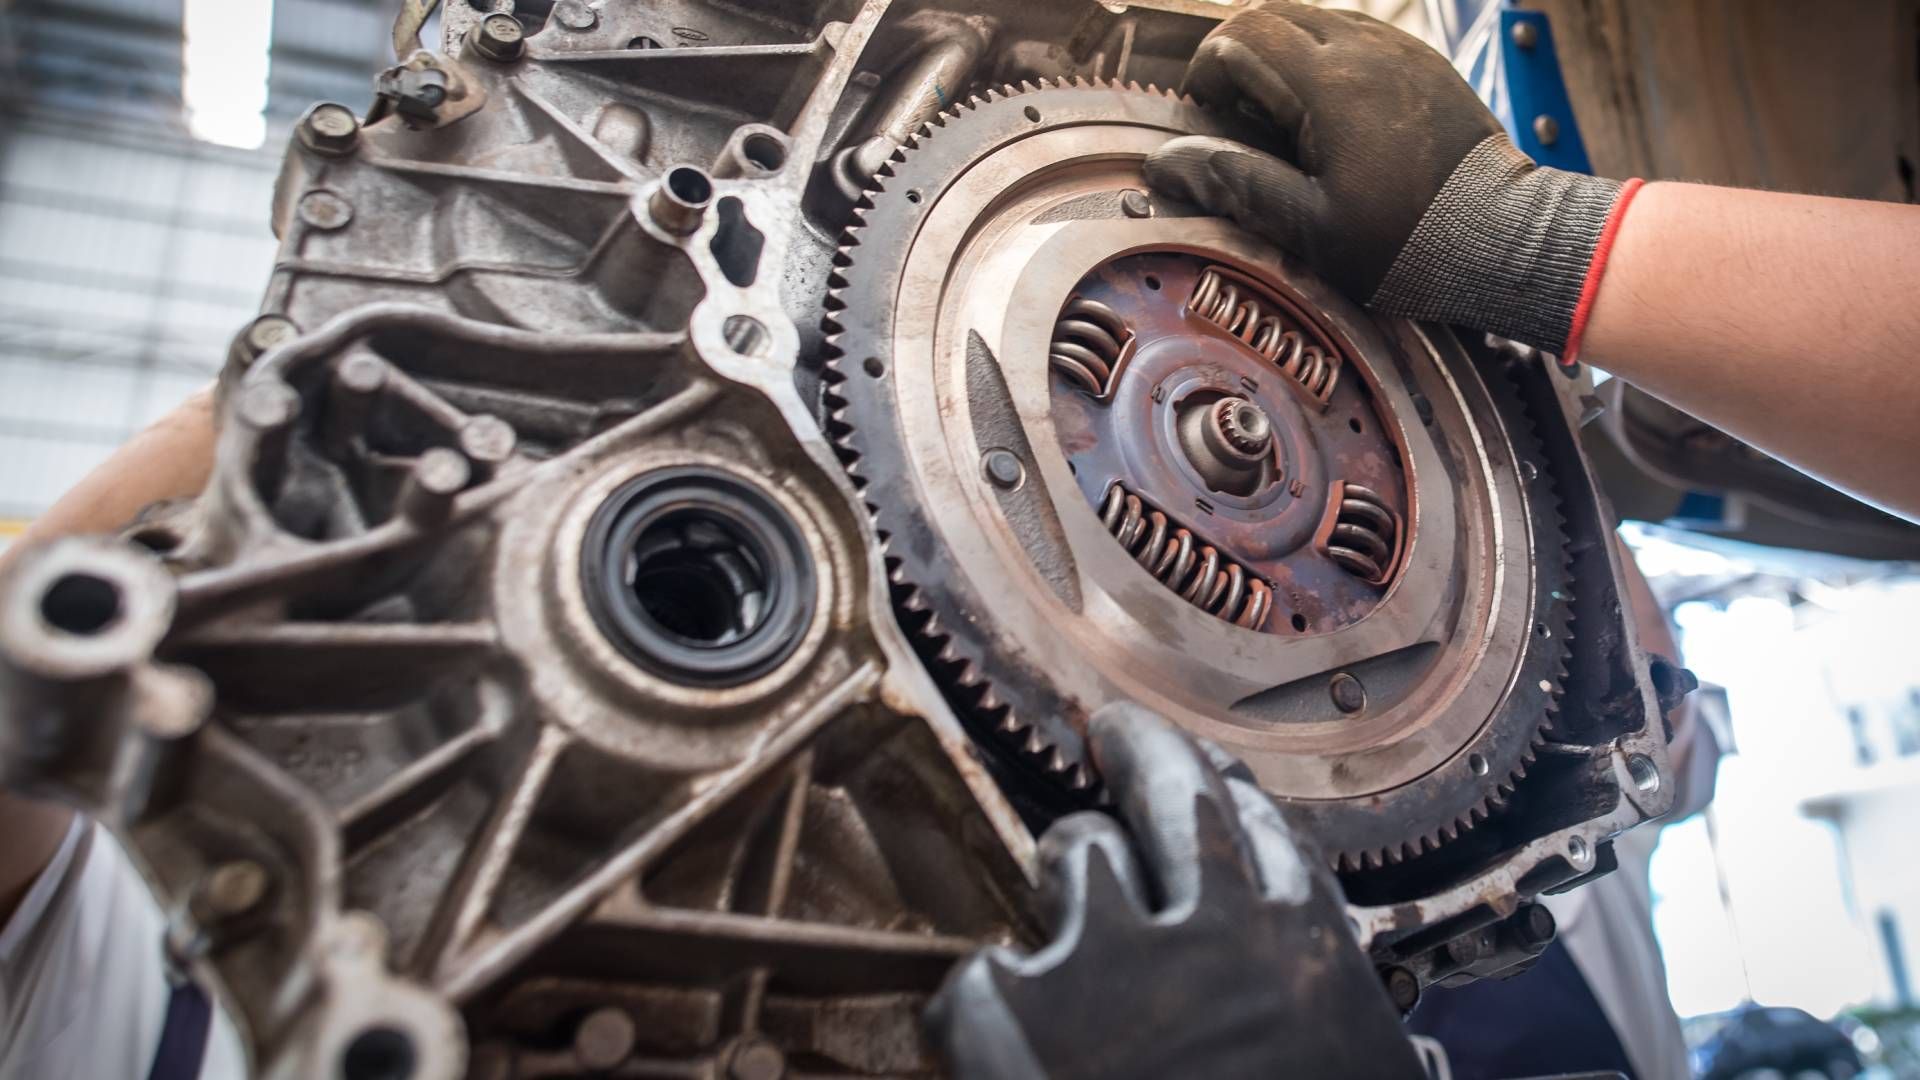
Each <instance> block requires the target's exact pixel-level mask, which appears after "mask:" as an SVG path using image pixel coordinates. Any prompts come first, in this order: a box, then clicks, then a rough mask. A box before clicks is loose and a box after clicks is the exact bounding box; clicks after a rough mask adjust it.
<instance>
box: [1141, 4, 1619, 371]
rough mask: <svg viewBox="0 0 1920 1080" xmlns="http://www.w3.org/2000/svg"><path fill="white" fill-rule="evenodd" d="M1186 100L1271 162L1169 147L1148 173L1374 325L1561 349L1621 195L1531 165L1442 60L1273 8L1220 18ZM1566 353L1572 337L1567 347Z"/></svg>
mask: <svg viewBox="0 0 1920 1080" xmlns="http://www.w3.org/2000/svg"><path fill="white" fill-rule="evenodd" d="M1185 88H1186V91H1187V92H1188V93H1189V94H1192V95H1193V96H1194V97H1195V98H1196V99H1198V100H1199V101H1200V102H1201V103H1202V104H1206V105H1211V106H1215V107H1219V108H1236V107H1238V108H1242V109H1245V110H1247V111H1249V112H1252V113H1255V114H1257V115H1261V116H1264V117H1265V118H1266V119H1268V120H1270V121H1271V122H1272V125H1273V128H1274V135H1273V142H1272V144H1271V149H1273V150H1274V151H1276V153H1274V154H1269V153H1266V152H1263V151H1262V150H1257V149H1253V148H1251V147H1247V146H1243V145H1241V144H1239V143H1234V142H1228V141H1225V140H1221V139H1213V138H1201V137H1190V138H1182V139H1174V140H1172V141H1171V142H1169V143H1167V144H1166V146H1164V147H1163V148H1161V149H1160V150H1159V151H1158V152H1156V153H1155V154H1153V155H1152V156H1151V157H1149V158H1148V159H1147V164H1146V170H1147V178H1148V180H1149V181H1150V182H1152V183H1153V185H1154V186H1155V187H1156V188H1157V189H1159V190H1161V191H1163V192H1165V193H1166V194H1169V195H1172V196H1174V197H1175V198H1181V199H1185V200H1187V201H1190V202H1193V203H1196V204H1198V205H1200V206H1202V207H1204V208H1206V209H1208V210H1211V211H1213V212H1215V213H1219V214H1224V215H1226V216H1229V217H1232V218H1234V219H1235V220H1236V221H1238V222H1239V223H1240V224H1241V225H1242V226H1244V227H1246V228H1247V229H1249V230H1252V231H1254V232H1257V233H1260V234H1262V235H1265V236H1267V237H1268V238H1270V239H1271V240H1273V241H1274V242H1275V243H1276V244H1278V245H1279V246H1280V247H1282V248H1284V249H1286V250H1288V251H1291V252H1293V253H1294V254H1296V255H1299V256H1300V257H1301V258H1303V259H1305V260H1307V262H1308V263H1310V264H1311V265H1313V266H1314V268H1315V269H1316V270H1318V271H1319V272H1320V273H1321V274H1322V275H1324V276H1325V277H1327V278H1328V279H1329V280H1330V281H1332V282H1333V283H1334V284H1335V285H1337V286H1339V287H1340V288H1341V289H1342V291H1344V292H1346V293H1347V294H1348V295H1349V296H1352V297H1353V298H1354V299H1356V300H1359V301H1361V302H1362V303H1365V304H1366V305H1368V306H1369V307H1371V308H1374V309H1375V310H1378V311H1382V312H1385V313H1387V314H1391V315H1404V316H1408V317H1411V318H1419V319H1433V320H1437V321H1441V322H1447V323H1453V324H1457V325H1464V326H1471V327H1474V328H1476V329H1481V330H1486V331H1490V332H1493V333H1497V334H1501V335H1503V336H1506V337H1511V338H1514V339H1516V340H1519V341H1524V342H1526V343H1528V344H1530V345H1535V346H1538V347H1539V348H1542V349H1545V350H1547V351H1549V352H1561V353H1565V352H1566V351H1567V347H1568V345H1569V344H1570V338H1575V337H1577V331H1578V328H1579V322H1580V318H1579V314H1578V313H1579V312H1580V311H1581V310H1582V308H1583V304H1582V301H1583V296H1584V297H1585V298H1586V301H1587V302H1588V303H1590V302H1591V295H1590V294H1591V291H1592V290H1591V289H1590V288H1589V287H1588V286H1589V279H1590V278H1591V279H1592V280H1593V281H1596V282H1597V279H1598V275H1597V273H1595V272H1594V271H1596V270H1597V269H1598V268H1597V267H1596V266H1595V254H1596V251H1597V250H1601V249H1602V244H1601V240H1602V235H1603V233H1605V231H1606V230H1607V228H1608V223H1609V222H1610V221H1611V220H1613V219H1614V218H1616V217H1617V215H1618V213H1619V212H1620V211H1621V210H1623V209H1624V206H1625V201H1624V199H1623V198H1622V196H1623V190H1624V191H1625V192H1626V193H1628V194H1630V192H1631V188H1630V187H1629V188H1625V189H1623V185H1621V184H1620V183H1618V182H1617V181H1613V180H1602V179H1598V178H1595V177H1591V176H1584V175H1581V174H1577V173H1569V172H1563V171H1561V170H1558V169H1548V168H1542V167H1540V166H1539V165H1536V164H1535V163H1534V162H1533V160H1532V159H1531V158H1528V157H1527V156H1526V155H1525V154H1522V153H1521V152H1520V151H1519V150H1518V149H1516V148H1515V147H1514V145H1513V143H1512V142H1511V141H1509V140H1508V138H1507V136H1506V134H1505V133H1504V132H1503V131H1502V129H1501V127H1500V125H1499V123H1498V121H1496V120H1495V119H1494V117H1493V114H1492V113H1490V112H1488V111H1487V108H1486V106H1485V105H1483V104H1481V102H1480V99H1479V98H1477V97H1475V96H1474V93H1473V90H1472V89H1471V88H1470V87H1468V86H1467V84H1466V82H1465V81H1463V80H1462V79H1461V78H1460V76H1459V74H1457V73H1456V72H1455V71H1454V70H1453V66H1452V65H1451V64H1450V63H1448V62H1447V60H1446V58H1445V57H1443V56H1441V55H1440V54H1439V53H1437V52H1434V51H1433V50H1432V49H1430V48H1428V47H1427V46H1426V45H1425V44H1423V43H1421V42H1420V41H1419V40H1417V39H1415V38H1413V37H1411V36H1409V35H1407V34H1405V33H1402V32H1401V31H1399V30H1396V29H1394V28H1393V27H1390V26H1388V25H1386V24H1385V23H1382V22H1379V21H1377V20H1374V19H1371V18H1368V17H1366V16H1364V15H1361V14H1358V13H1357V12H1351V11H1332V10H1325V9H1322V8H1316V7H1310V6H1307V5H1305V4H1297V3H1290V2H1275V3H1269V4H1267V5H1266V6H1264V7H1261V8H1257V9H1255V10H1252V11H1248V12H1245V13H1243V14H1240V15H1237V16H1234V17H1233V18H1231V19H1229V20H1227V21H1226V22H1225V23H1223V24H1222V25H1221V26H1220V27H1219V28H1218V29H1216V30H1215V31H1214V32H1213V33H1212V34H1210V35H1208V37H1207V39H1206V40H1205V41H1204V42H1202V43H1201V46H1200V49H1199V52H1198V53H1197V54H1196V55H1195V57H1194V60H1193V63H1192V65H1191V67H1189V69H1188V71H1187V80H1186V87H1185ZM1571 343H1573V344H1577V342H1571Z"/></svg>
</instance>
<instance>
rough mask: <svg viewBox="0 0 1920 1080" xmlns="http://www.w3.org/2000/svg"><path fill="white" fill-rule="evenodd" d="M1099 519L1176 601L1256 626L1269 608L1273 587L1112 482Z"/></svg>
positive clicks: (1245, 626)
mask: <svg viewBox="0 0 1920 1080" xmlns="http://www.w3.org/2000/svg"><path fill="white" fill-rule="evenodd" d="M1100 519H1101V521H1102V523H1104V524H1105V525H1106V527H1107V531H1108V532H1110V533H1112V534H1113V538H1114V539H1115V540H1118V541H1119V542H1120V546H1121V547H1122V548H1124V549H1126V551H1127V553H1128V554H1130V555H1132V556H1133V558H1134V561H1135V562H1137V563H1139V564H1140V565H1141V566H1142V567H1144V568H1145V569H1146V571H1147V572H1148V573H1150V574H1152V575H1153V576H1154V578H1155V579H1157V580H1158V581H1159V582H1160V583H1161V584H1162V585H1165V586H1166V587H1167V588H1169V589H1172V590H1173V591H1174V592H1176V593H1178V594H1179V595H1180V598H1181V599H1182V600H1185V601H1186V602H1187V603H1189V604H1192V605H1193V606H1195V607H1197V608H1199V609H1200V610H1202V611H1205V612H1207V613H1209V614H1211V615H1215V616H1217V617H1219V618H1221V619H1224V620H1226V621H1227V622H1230V623H1232V624H1233V625H1235V626H1238V627H1241V628H1243V629H1248V630H1258V629H1260V627H1261V624H1262V623H1264V622H1266V619H1267V612H1268V611H1269V610H1270V609H1271V608H1272V607H1273V590H1272V588H1271V587H1270V586H1268V584H1267V583H1266V582H1265V581H1263V580H1261V579H1260V578H1258V577H1256V576H1255V575H1253V574H1251V573H1248V572H1247V569H1246V568H1245V567H1244V566H1241V565H1240V564H1239V563H1238V562H1236V561H1234V560H1233V559H1232V558H1230V557H1228V556H1226V555H1223V554H1221V553H1220V549H1219V548H1216V547H1214V546H1213V545H1212V544H1209V543H1207V542H1205V541H1204V540H1201V539H1200V538H1198V537H1196V536H1194V535H1193V532H1192V531H1191V530H1189V529H1187V528H1185V527H1183V526H1181V525H1179V524H1178V523H1176V522H1174V521H1172V520H1171V519H1169V518H1168V517H1167V515H1166V514H1164V513H1162V512H1161V511H1160V510H1158V509H1157V508H1155V507H1153V506H1151V505H1149V504H1148V503H1147V502H1146V501H1145V500H1143V499H1141V498H1140V496H1138V495H1136V494H1134V493H1133V492H1131V491H1128V490H1127V488H1126V486H1125V485H1124V484H1120V483H1118V482H1116V483H1114V484H1113V485H1112V486H1111V487H1109V488H1108V489H1107V497H1106V501H1105V502H1104V503H1103V504H1102V505H1101V508H1100Z"/></svg>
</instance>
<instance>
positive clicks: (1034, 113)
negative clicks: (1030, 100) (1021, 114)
mask: <svg viewBox="0 0 1920 1080" xmlns="http://www.w3.org/2000/svg"><path fill="white" fill-rule="evenodd" d="M1027 119H1029V120H1031V121H1033V122H1034V123H1036V124H1037V123H1039V122H1040V110H1039V109H1036V108H1034V107H1033V106H1031V105H1029V106H1027Z"/></svg>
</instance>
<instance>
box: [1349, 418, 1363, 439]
mask: <svg viewBox="0 0 1920 1080" xmlns="http://www.w3.org/2000/svg"><path fill="white" fill-rule="evenodd" d="M1347 426H1348V427H1350V428H1352V429H1353V433H1354V434H1355V435H1358V434H1360V432H1361V430H1362V428H1361V426H1360V418H1359V417H1357V416H1351V417H1348V418H1347Z"/></svg>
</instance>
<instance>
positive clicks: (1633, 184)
mask: <svg viewBox="0 0 1920 1080" xmlns="http://www.w3.org/2000/svg"><path fill="white" fill-rule="evenodd" d="M1645 186H1646V181H1644V180H1639V179H1634V180H1629V181H1627V182H1626V183H1625V184H1622V185H1621V186H1620V197H1619V198H1617V199H1615V200H1614V201H1613V209H1612V210H1610V211H1608V212H1607V223H1606V225H1604V226H1602V227H1601V229H1600V242H1599V243H1597V244H1595V245H1594V246H1593V259H1592V261H1591V262H1589V263H1587V279H1586V281H1584V282H1582V283H1581V285H1580V303H1579V305H1578V306H1576V307H1575V308H1574V309H1573V324H1572V326H1571V327H1569V328H1568V330H1567V346H1566V348H1564V349H1562V350H1561V351H1560V362H1561V363H1562V364H1565V365H1568V366H1572V365H1573V363H1574V362H1575V361H1576V360H1578V359H1579V358H1580V342H1581V339H1582V338H1583V337H1585V336H1586V332H1587V317H1588V316H1589V315H1591V314H1593V300H1594V297H1596V296H1598V295H1600V276H1601V275H1602V274H1605V273H1606V272H1607V257H1608V256H1609V255H1612V254H1613V238H1614V237H1615V236H1616V235H1618V234H1619V232H1620V222H1621V221H1622V220H1624V219H1625V218H1626V216H1627V204H1628V203H1630V202H1632V201H1633V197H1634V196H1635V195H1638V194H1639V193H1640V189H1641V188H1643V187H1645Z"/></svg>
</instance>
